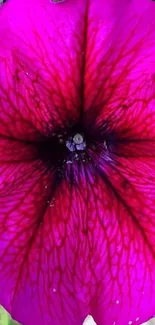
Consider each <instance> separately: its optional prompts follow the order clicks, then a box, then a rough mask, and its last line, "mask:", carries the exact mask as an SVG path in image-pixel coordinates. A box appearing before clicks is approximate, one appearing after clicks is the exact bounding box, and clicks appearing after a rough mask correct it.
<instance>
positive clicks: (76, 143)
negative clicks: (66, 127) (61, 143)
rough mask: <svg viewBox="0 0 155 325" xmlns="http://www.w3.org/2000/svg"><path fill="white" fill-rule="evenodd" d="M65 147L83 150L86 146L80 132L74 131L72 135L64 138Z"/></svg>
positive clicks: (72, 149) (70, 149) (71, 149)
mask: <svg viewBox="0 0 155 325" xmlns="http://www.w3.org/2000/svg"><path fill="white" fill-rule="evenodd" d="M66 147H67V148H68V149H69V151H76V150H84V149H85V148H86V142H85V141H84V137H83V135H82V134H80V133H76V134H75V135H74V136H73V137H69V138H68V139H67V140H66Z"/></svg>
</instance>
